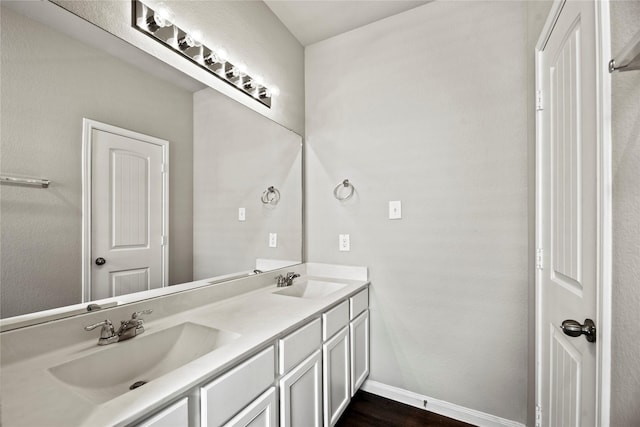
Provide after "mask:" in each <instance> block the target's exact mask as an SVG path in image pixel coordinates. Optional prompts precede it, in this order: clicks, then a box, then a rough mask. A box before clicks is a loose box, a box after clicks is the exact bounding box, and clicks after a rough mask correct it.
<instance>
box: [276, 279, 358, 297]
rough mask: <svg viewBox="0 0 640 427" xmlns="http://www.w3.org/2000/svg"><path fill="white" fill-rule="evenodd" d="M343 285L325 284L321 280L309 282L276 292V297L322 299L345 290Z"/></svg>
mask: <svg viewBox="0 0 640 427" xmlns="http://www.w3.org/2000/svg"><path fill="white" fill-rule="evenodd" d="M345 286H347V285H345V284H343V283H333V282H323V281H321V280H307V281H306V282H301V283H297V284H295V285H291V286H288V287H286V288H284V289H283V290H281V291H276V292H274V294H276V295H285V296H289V297H298V298H322V297H325V296H327V295H329V294H332V293H334V292H336V291H339V290H340V289H342V288H344V287H345Z"/></svg>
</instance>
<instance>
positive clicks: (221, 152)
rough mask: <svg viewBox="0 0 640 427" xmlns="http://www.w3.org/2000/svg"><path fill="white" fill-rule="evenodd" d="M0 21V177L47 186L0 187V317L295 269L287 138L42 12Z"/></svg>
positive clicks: (295, 179)
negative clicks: (272, 196) (269, 193)
mask: <svg viewBox="0 0 640 427" xmlns="http://www.w3.org/2000/svg"><path fill="white" fill-rule="evenodd" d="M21 3H36V4H37V6H36V5H31V6H29V7H28V8H25V7H24V5H21ZM36 9H38V10H36ZM43 10H44V12H43ZM1 12H2V13H1V19H2V22H1V24H2V25H1V39H0V40H1V55H2V57H1V60H2V63H1V68H0V71H1V76H0V77H1V81H0V84H1V88H0V89H1V91H2V104H1V113H2V114H1V119H0V120H1V122H0V125H1V128H2V134H1V145H0V174H1V175H2V176H10V177H17V178H21V177H30V178H45V179H48V180H50V181H51V184H50V185H49V187H48V188H42V187H35V186H27V185H18V184H2V186H1V188H0V215H1V216H0V218H1V221H0V232H1V236H2V238H1V242H0V244H1V247H0V250H1V253H2V258H1V260H0V268H1V285H0V292H1V307H0V314H1V316H2V318H7V317H12V316H17V315H22V314H26V313H33V312H37V311H41V310H47V309H51V308H55V307H61V306H67V305H72V304H78V303H87V302H88V301H90V300H95V299H97V298H105V297H111V296H118V295H123V294H129V293H131V292H138V291H143V290H146V289H151V288H156V287H162V286H170V285H174V284H179V283H186V282H191V281H195V280H201V279H211V281H215V280H217V279H220V278H225V277H229V276H230V275H240V274H252V273H253V272H254V270H256V269H259V270H263V271H264V270H268V269H273V268H280V267H283V266H286V265H291V264H295V263H298V262H300V261H301V251H302V249H301V248H302V208H301V206H302V182H301V173H302V171H301V163H302V159H301V155H302V153H301V151H302V145H301V142H302V141H301V137H300V136H299V135H296V134H295V133H293V132H291V131H289V130H287V129H285V128H283V127H282V126H280V125H278V124H276V123H274V122H272V121H270V120H269V119H267V118H265V117H263V116H261V115H259V114H258V113H256V112H254V111H252V110H250V109H248V108H246V107H244V106H242V105H240V104H239V103H237V102H235V101H233V100H231V99H229V98H227V97H226V96H224V95H221V94H219V93H218V92H216V91H214V90H213V89H210V88H205V87H204V86H203V85H201V84H200V83H198V82H196V81H194V80H191V79H190V78H188V77H186V76H184V75H182V76H179V75H177V74H176V71H175V70H168V69H167V66H166V65H164V64H161V63H160V62H159V61H156V60H155V59H152V58H151V57H149V56H148V55H146V54H145V53H144V52H142V51H139V50H138V51H136V49H135V48H133V47H131V46H130V45H126V43H124V42H122V41H121V40H114V39H115V38H113V37H112V36H111V35H108V34H107V33H105V32H103V31H102V30H99V29H97V28H96V27H93V26H92V25H91V24H88V23H86V22H84V21H82V20H81V19H80V18H77V17H75V16H73V15H71V14H70V13H68V12H66V11H64V10H63V9H61V8H59V7H57V6H55V5H52V4H51V3H48V2H15V3H14V2H2V11H1ZM70 22H72V23H73V25H71V24H70ZM60 28H63V31H60ZM87 30H88V31H89V32H87ZM77 31H83V33H82V34H81V35H80V34H77V33H76V32H77ZM105 37H110V39H109V40H107V39H106V38H105ZM97 46H100V47H102V48H104V49H106V50H108V51H109V53H108V52H107V51H106V50H103V49H102V48H98V47H97ZM132 50H133V51H134V52H135V54H133V55H132V54H131V51H132ZM269 187H274V188H275V189H277V190H278V192H279V194H280V197H279V200H278V201H277V203H273V201H272V199H270V198H269V197H270V196H269V197H268V198H267V199H266V201H267V202H266V203H265V202H263V200H262V199H263V194H264V193H265V191H267V190H268V188H269ZM141 297H144V294H141Z"/></svg>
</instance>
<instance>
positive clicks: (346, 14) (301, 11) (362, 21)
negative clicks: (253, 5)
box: [264, 0, 429, 46]
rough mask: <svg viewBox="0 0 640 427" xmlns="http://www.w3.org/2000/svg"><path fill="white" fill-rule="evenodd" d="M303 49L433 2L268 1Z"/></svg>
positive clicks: (415, 0)
mask: <svg viewBox="0 0 640 427" xmlns="http://www.w3.org/2000/svg"><path fill="white" fill-rule="evenodd" d="M264 2H265V3H266V4H267V6H268V7H269V8H270V9H271V10H272V11H273V13H275V14H276V16H277V17H278V18H280V21H282V23H283V24H284V25H285V26H286V27H287V28H288V29H289V31H291V34H293V35H294V36H295V37H296V38H297V39H298V41H300V43H302V45H303V46H308V45H310V44H313V43H316V42H319V41H321V40H324V39H328V38H329V37H333V36H336V35H338V34H342V33H345V32H347V31H350V30H353V29H355V28H358V27H362V26H363V25H367V24H370V23H372V22H375V21H378V20H380V19H383V18H386V17H388V16H392V15H396V14H398V13H400V12H404V11H405V10H409V9H413V8H414V7H417V6H421V5H423V4H425V3H428V2H429V0H264Z"/></svg>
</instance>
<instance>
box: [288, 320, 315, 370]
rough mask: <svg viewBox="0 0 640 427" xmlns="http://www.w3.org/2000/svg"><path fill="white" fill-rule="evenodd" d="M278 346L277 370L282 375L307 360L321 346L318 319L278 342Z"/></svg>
mask: <svg viewBox="0 0 640 427" xmlns="http://www.w3.org/2000/svg"><path fill="white" fill-rule="evenodd" d="M278 344H279V346H280V358H279V359H280V360H279V363H278V368H279V372H280V374H284V373H286V372H287V371H289V370H290V369H291V368H293V367H294V366H296V365H297V364H298V363H300V362H302V361H303V360H304V359H306V358H307V356H309V355H310V354H311V353H313V352H314V350H317V349H318V348H320V344H322V333H321V326H320V319H316V320H314V321H313V322H311V323H309V324H307V325H305V326H303V327H302V328H300V329H298V330H297V331H295V332H293V333H291V334H289V335H287V336H286V337H284V338H282V339H281V340H279V341H278Z"/></svg>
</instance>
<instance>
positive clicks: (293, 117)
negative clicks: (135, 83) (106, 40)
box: [53, 0, 304, 134]
mask: <svg viewBox="0 0 640 427" xmlns="http://www.w3.org/2000/svg"><path fill="white" fill-rule="evenodd" d="M53 1H54V2H55V3H57V4H59V5H61V6H62V7H64V8H66V9H68V10H70V11H71V12H73V13H75V14H77V15H79V16H81V17H83V18H85V19H87V20H88V21H90V22H93V23H94V24H96V25H98V26H99V27H101V28H104V29H105V30H107V31H109V32H111V33H113V34H115V35H116V36H118V37H120V38H122V39H123V40H126V41H128V42H129V43H131V44H133V45H134V46H137V47H139V48H141V49H142V50H144V51H146V52H148V53H150V54H151V55H153V56H155V57H157V58H159V59H161V60H162V61H164V62H166V63H168V64H170V65H172V66H174V67H176V68H178V69H180V70H182V71H183V72H185V73H186V74H188V75H190V76H192V77H194V78H196V79H197V80H200V81H201V82H203V83H205V84H206V85H208V86H210V87H212V88H214V89H216V90H218V91H220V92H221V93H224V94H226V95H228V96H229V97H231V98H233V99H235V100H236V101H238V102H240V103H242V104H244V105H246V106H247V107H249V108H251V109H254V110H255V111H257V112H259V113H260V114H263V115H265V116H267V117H269V118H271V119H272V120H274V121H276V122H278V123H280V124H282V125H283V126H285V127H287V128H289V129H292V130H293V131H295V132H297V133H298V134H303V133H304V49H303V47H302V45H301V44H300V43H299V42H298V41H297V40H296V39H295V38H294V37H293V35H291V33H290V32H289V31H288V30H287V29H286V28H285V27H284V26H283V25H282V23H281V22H280V20H279V19H278V18H277V17H276V16H275V15H274V14H273V12H271V10H270V9H269V8H268V7H267V6H266V5H265V4H264V3H263V2H261V1H218V0H216V1H171V0H170V1H164V3H165V4H166V5H168V6H169V7H171V9H172V10H173V11H174V13H175V15H176V24H177V25H178V26H180V27H181V28H184V29H198V28H199V29H201V30H202V32H203V34H204V37H205V38H204V42H205V45H207V46H223V47H224V48H225V49H226V50H227V51H228V53H229V58H230V60H231V61H234V60H236V61H243V62H245V63H246V64H247V66H248V69H249V70H250V71H254V72H255V73H256V74H262V75H263V76H264V78H265V81H266V82H269V83H272V84H275V85H276V86H278V87H279V88H280V91H281V94H280V96H279V97H278V98H276V99H275V100H274V101H273V104H272V107H271V109H269V108H267V107H265V106H263V105H262V104H261V103H259V102H257V101H256V100H255V99H253V98H251V97H250V96H247V95H245V94H244V93H241V92H240V91H238V90H236V89H234V88H232V87H231V86H230V85H228V84H227V83H225V82H222V81H221V80H220V79H218V78H217V77H215V76H213V75H211V74H209V73H208V72H207V71H205V70H203V69H201V68H200V67H198V66H197V65H195V64H193V63H191V62H189V61H188V60H187V59H185V58H183V57H181V56H180V55H178V54H177V53H175V52H172V51H171V50H170V49H167V48H166V47H165V46H163V45H161V44H160V43H158V42H157V41H155V40H153V39H151V38H150V37H148V36H147V35H145V34H142V33H141V32H139V31H138V30H136V29H134V28H132V26H131V2H130V1H113V0H106V1H105V0H102V1H87V0H84V1H77V0H73V1H68V0H53ZM151 3H153V0H152V1H151V2H150V4H151ZM156 3H158V2H156Z"/></svg>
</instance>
